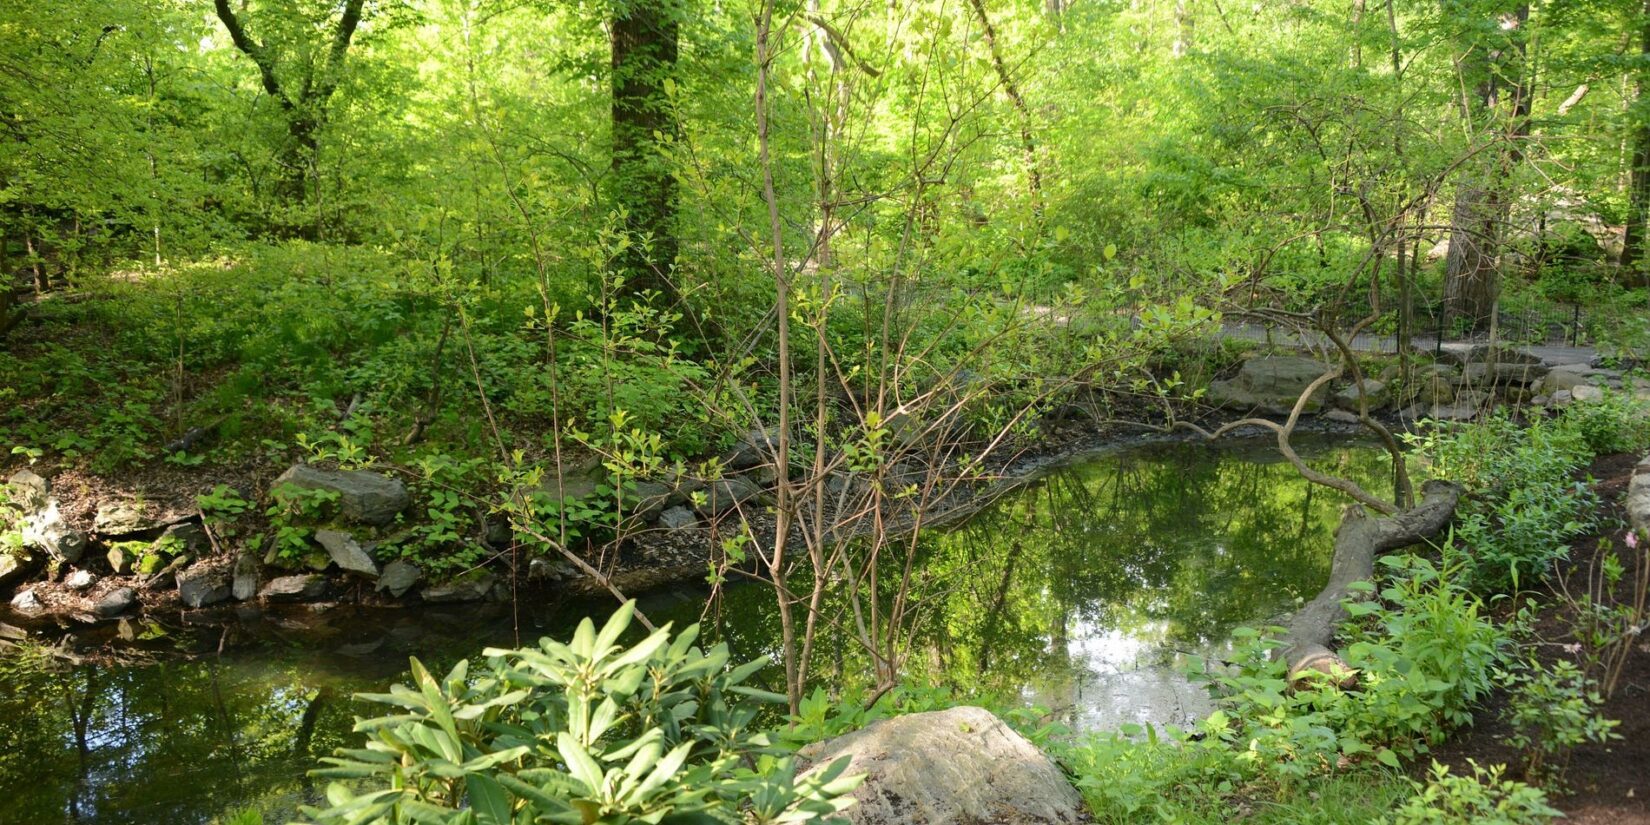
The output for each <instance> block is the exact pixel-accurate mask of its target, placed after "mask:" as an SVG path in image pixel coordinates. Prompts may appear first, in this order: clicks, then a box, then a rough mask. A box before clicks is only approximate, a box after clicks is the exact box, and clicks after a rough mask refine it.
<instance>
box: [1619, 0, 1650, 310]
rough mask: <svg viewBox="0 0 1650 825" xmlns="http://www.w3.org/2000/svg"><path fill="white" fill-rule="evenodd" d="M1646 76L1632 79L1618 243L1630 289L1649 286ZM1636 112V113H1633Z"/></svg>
mask: <svg viewBox="0 0 1650 825" xmlns="http://www.w3.org/2000/svg"><path fill="white" fill-rule="evenodd" d="M1639 54H1640V56H1641V57H1642V58H1643V59H1644V60H1650V0H1645V3H1644V9H1643V11H1642V12H1641V13H1640V17H1639ZM1645 73H1646V70H1644V69H1640V70H1639V72H1638V74H1637V76H1636V77H1635V78H1634V82H1633V85H1634V93H1635V94H1634V104H1633V105H1631V106H1630V107H1629V109H1628V112H1629V115H1631V116H1633V117H1632V120H1634V121H1636V122H1634V123H1633V124H1632V134H1633V160H1632V164H1633V168H1632V169H1630V170H1629V180H1630V183H1629V184H1628V198H1629V207H1628V210H1627V231H1626V233H1625V234H1624V235H1623V236H1622V242H1621V270H1622V275H1623V280H1624V281H1625V282H1626V283H1627V284H1628V285H1630V286H1650V272H1646V270H1645V267H1644V264H1645V261H1644V234H1645V224H1646V222H1650V117H1646V114H1647V113H1646V112H1645V111H1644V106H1645V103H1646V101H1645V98H1644V93H1645V87H1646V83H1645ZM1635 110H1636V111H1635Z"/></svg>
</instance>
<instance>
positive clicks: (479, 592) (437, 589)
mask: <svg viewBox="0 0 1650 825" xmlns="http://www.w3.org/2000/svg"><path fill="white" fill-rule="evenodd" d="M493 581H494V576H493V574H492V573H488V572H485V571H483V572H482V573H480V574H479V575H477V574H471V575H469V576H466V577H464V578H460V579H454V580H452V581H450V582H447V583H446V584H438V585H435V586H433V587H426V588H424V591H423V592H422V593H420V594H419V595H421V596H423V598H424V601H427V602H431V603H434V604H445V603H449V602H479V601H481V600H482V599H485V598H487V594H488V593H490V592H492V589H493Z"/></svg>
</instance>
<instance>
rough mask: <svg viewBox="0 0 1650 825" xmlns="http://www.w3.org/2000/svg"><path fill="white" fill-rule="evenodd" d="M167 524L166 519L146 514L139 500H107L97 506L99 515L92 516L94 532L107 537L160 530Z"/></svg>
mask: <svg viewBox="0 0 1650 825" xmlns="http://www.w3.org/2000/svg"><path fill="white" fill-rule="evenodd" d="M166 524H167V522H166V521H165V520H164V519H156V518H150V517H149V516H148V515H146V514H145V513H144V507H143V505H141V504H138V503H137V502H132V501H105V502H103V503H102V504H99V505H98V506H97V515H96V516H94V517H93V518H92V532H93V533H96V534H98V535H99V536H103V537H105V538H107V537H111V536H129V535H132V534H134V533H144V532H148V531H150V530H159V529H160V528H162V527H164V526H166Z"/></svg>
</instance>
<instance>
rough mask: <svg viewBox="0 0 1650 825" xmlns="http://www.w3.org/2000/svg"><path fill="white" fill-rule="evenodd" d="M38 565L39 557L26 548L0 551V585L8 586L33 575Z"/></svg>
mask: <svg viewBox="0 0 1650 825" xmlns="http://www.w3.org/2000/svg"><path fill="white" fill-rule="evenodd" d="M39 566H40V557H39V556H36V555H34V554H33V553H30V552H29V551H28V550H18V551H15V552H10V553H8V552H5V551H0V587H10V586H11V585H12V584H13V583H15V582H20V581H23V580H24V579H26V578H28V577H29V576H30V575H33V573H34V571H35V569H36V568H38V567H39Z"/></svg>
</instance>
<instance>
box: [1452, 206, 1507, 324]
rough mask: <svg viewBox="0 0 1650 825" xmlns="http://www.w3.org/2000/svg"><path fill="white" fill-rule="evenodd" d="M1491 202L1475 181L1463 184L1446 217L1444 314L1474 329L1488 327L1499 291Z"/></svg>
mask: <svg viewBox="0 0 1650 825" xmlns="http://www.w3.org/2000/svg"><path fill="white" fill-rule="evenodd" d="M1495 202H1496V198H1495V197H1494V194H1493V193H1491V192H1490V191H1489V190H1488V188H1487V187H1485V186H1483V185H1482V184H1481V183H1479V182H1478V181H1463V182H1462V184H1461V185H1460V187H1459V188H1458V189H1457V190H1456V192H1455V207H1454V209H1453V210H1452V211H1451V213H1450V232H1449V257H1448V259H1447V268H1446V270H1445V271H1446V275H1445V278H1444V311H1445V315H1446V316H1447V317H1448V318H1449V319H1451V320H1452V321H1453V320H1456V319H1462V320H1465V321H1466V322H1467V323H1468V324H1470V325H1471V326H1472V327H1473V328H1474V329H1476V328H1478V327H1481V326H1484V325H1485V324H1488V323H1489V320H1490V316H1491V315H1492V314H1494V312H1495V301H1496V298H1497V297H1499V295H1500V290H1501V279H1500V273H1499V272H1498V271H1497V269H1496V260H1495V256H1496V248H1497V246H1498V244H1497V237H1498V232H1499V228H1500V227H1499V224H1500V221H1499V220H1498V219H1497V218H1498V215H1497V212H1498V211H1499V210H1498V209H1497V208H1496V204H1495Z"/></svg>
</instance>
